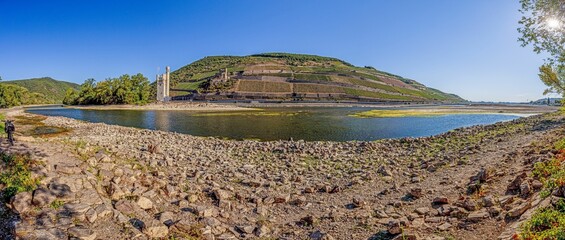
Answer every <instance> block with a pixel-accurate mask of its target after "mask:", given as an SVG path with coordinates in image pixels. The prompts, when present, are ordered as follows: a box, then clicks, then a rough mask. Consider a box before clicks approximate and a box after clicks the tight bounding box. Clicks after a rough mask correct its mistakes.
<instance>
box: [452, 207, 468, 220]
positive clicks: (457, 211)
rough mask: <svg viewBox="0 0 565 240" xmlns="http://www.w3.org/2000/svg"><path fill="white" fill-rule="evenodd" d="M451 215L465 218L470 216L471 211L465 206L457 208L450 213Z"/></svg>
mask: <svg viewBox="0 0 565 240" xmlns="http://www.w3.org/2000/svg"><path fill="white" fill-rule="evenodd" d="M449 216H450V217H454V218H457V219H463V218H466V217H467V216H469V212H467V210H465V209H463V208H456V209H453V210H452V211H451V212H450V213H449Z"/></svg>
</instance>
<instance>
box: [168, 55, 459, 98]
mask: <svg viewBox="0 0 565 240" xmlns="http://www.w3.org/2000/svg"><path fill="white" fill-rule="evenodd" d="M171 82H172V85H173V86H172V87H171V90H172V94H173V95H177V96H178V95H186V94H188V93H187V91H193V92H198V93H199V94H196V95H198V96H200V97H202V98H205V99H230V98H236V99H282V100H304V99H306V100H312V99H320V100H341V99H353V100H359V101H367V100H368V101H412V102H462V101H465V100H464V99H462V98H460V97H459V96H457V95H454V94H449V93H444V92H442V91H440V90H437V89H433V88H429V87H426V86H425V85H423V84H421V83H419V82H417V81H415V80H412V79H408V78H404V77H401V76H398V75H394V74H390V73H387V72H383V71H379V70H377V69H375V68H373V67H369V66H365V67H357V66H354V65H352V64H350V63H348V62H346V61H343V60H340V59H337V58H332V57H322V56H315V55H306V54H290V53H263V54H256V55H250V56H212V57H205V58H202V59H200V60H198V61H195V62H193V63H191V64H188V65H186V66H184V67H182V68H180V69H178V70H176V71H173V72H172V73H171ZM196 95H192V96H196Z"/></svg>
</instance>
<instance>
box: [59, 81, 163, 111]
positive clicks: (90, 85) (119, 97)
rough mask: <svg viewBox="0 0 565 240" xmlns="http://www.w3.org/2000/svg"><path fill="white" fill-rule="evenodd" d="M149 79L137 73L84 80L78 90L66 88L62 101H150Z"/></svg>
mask: <svg viewBox="0 0 565 240" xmlns="http://www.w3.org/2000/svg"><path fill="white" fill-rule="evenodd" d="M151 95H152V91H151V85H150V83H149V80H148V79H147V78H146V77H145V76H143V74H141V73H138V74H136V75H133V76H130V75H127V74H125V75H122V76H120V77H118V78H109V79H106V80H103V81H99V82H96V80H94V79H88V80H86V81H85V82H84V83H83V84H82V85H81V86H80V90H79V91H77V90H74V89H68V90H67V92H66V94H65V98H64V99H63V103H64V104H67V105H107V104H145V103H148V102H150V101H151Z"/></svg>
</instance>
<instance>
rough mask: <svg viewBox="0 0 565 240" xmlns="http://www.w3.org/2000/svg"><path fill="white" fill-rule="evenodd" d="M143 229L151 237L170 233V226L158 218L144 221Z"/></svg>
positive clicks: (164, 235)
mask: <svg viewBox="0 0 565 240" xmlns="http://www.w3.org/2000/svg"><path fill="white" fill-rule="evenodd" d="M141 231H142V232H143V233H145V234H147V236H148V237H150V238H163V237H166V236H167V234H169V228H167V226H165V225H164V224H162V223H160V222H159V221H157V220H150V221H148V222H146V223H144V226H143V228H142V230H141Z"/></svg>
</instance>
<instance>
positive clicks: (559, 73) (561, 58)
mask: <svg viewBox="0 0 565 240" xmlns="http://www.w3.org/2000/svg"><path fill="white" fill-rule="evenodd" d="M520 3H521V5H522V8H521V9H520V12H521V13H522V14H523V16H522V19H521V20H520V21H519V24H520V25H521V27H520V28H518V32H519V33H521V34H522V36H521V37H520V38H518V41H519V42H521V44H522V47H525V46H528V45H532V46H533V50H534V52H535V53H546V54H548V55H549V56H548V57H547V58H546V59H545V62H546V63H545V64H544V65H543V66H541V67H540V69H539V70H540V73H539V77H540V80H541V81H542V82H543V83H544V84H545V85H546V86H547V87H548V88H547V89H546V90H545V91H544V94H547V93H551V92H554V93H559V94H561V95H563V96H565V1H564V0H520Z"/></svg>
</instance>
